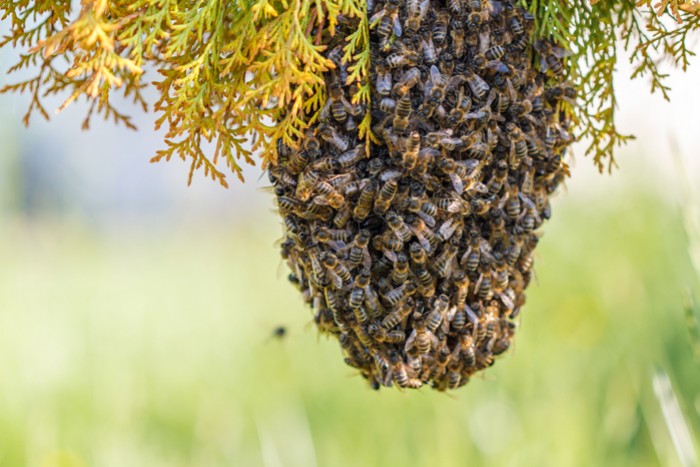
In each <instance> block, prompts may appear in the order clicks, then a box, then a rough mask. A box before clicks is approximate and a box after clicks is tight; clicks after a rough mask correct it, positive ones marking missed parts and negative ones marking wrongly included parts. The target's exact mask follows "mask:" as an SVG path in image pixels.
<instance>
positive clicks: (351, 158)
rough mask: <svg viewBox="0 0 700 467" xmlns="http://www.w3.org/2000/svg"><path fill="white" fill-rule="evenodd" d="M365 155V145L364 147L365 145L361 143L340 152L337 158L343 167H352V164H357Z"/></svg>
mask: <svg viewBox="0 0 700 467" xmlns="http://www.w3.org/2000/svg"><path fill="white" fill-rule="evenodd" d="M364 156H365V147H364V145H362V144H360V145H357V146H355V147H354V148H352V149H350V150H348V151H345V152H343V153H342V154H340V155H339V156H338V159H337V160H338V163H339V164H340V166H341V167H342V168H347V167H350V166H352V165H354V164H356V163H357V162H358V161H360V160H361V159H362V158H363V157H364Z"/></svg>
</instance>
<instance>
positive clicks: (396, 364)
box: [389, 352, 423, 389]
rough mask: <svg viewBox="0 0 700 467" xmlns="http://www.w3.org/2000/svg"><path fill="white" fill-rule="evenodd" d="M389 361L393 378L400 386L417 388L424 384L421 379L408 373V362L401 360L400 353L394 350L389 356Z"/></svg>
mask: <svg viewBox="0 0 700 467" xmlns="http://www.w3.org/2000/svg"><path fill="white" fill-rule="evenodd" d="M389 362H390V363H391V372H392V374H393V380H394V381H395V382H396V384H397V385H398V386H399V387H400V388H413V389H417V388H419V387H421V386H422V385H423V382H422V381H421V380H419V379H415V378H411V377H410V376H409V375H408V372H407V371H406V364H405V363H404V362H403V361H402V360H401V357H400V356H399V354H398V353H396V352H392V353H391V355H390V356H389Z"/></svg>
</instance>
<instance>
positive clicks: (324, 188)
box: [315, 181, 345, 209]
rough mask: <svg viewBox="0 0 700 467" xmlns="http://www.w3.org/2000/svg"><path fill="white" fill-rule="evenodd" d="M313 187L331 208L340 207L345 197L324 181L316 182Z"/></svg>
mask: <svg viewBox="0 0 700 467" xmlns="http://www.w3.org/2000/svg"><path fill="white" fill-rule="evenodd" d="M315 189H316V191H317V192H318V193H320V194H321V195H322V196H323V199H324V200H325V202H327V203H328V205H329V206H330V207H332V208H333V209H340V208H341V207H342V206H343V204H344V203H345V197H344V196H343V195H341V194H340V193H339V192H338V191H337V190H336V189H335V188H333V186H332V185H331V184H330V183H328V182H326V181H320V182H318V183H317V184H316V186H315Z"/></svg>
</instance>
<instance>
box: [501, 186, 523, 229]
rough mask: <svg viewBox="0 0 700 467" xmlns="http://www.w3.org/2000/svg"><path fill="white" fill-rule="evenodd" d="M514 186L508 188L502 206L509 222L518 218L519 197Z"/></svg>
mask: <svg viewBox="0 0 700 467" xmlns="http://www.w3.org/2000/svg"><path fill="white" fill-rule="evenodd" d="M518 195H519V193H518V189H517V187H515V186H512V187H509V188H508V192H507V193H506V196H505V198H504V200H503V201H502V203H501V204H502V205H503V207H504V208H505V212H506V216H508V219H509V220H510V221H516V220H517V219H518V218H519V217H520V209H521V207H520V196H518Z"/></svg>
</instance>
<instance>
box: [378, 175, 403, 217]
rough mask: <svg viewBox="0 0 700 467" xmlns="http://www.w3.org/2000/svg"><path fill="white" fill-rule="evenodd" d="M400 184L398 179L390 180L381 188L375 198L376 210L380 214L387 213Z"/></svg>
mask: <svg viewBox="0 0 700 467" xmlns="http://www.w3.org/2000/svg"><path fill="white" fill-rule="evenodd" d="M397 190H398V184H397V183H396V180H389V181H388V182H386V183H385V184H384V185H383V186H382V188H381V189H380V190H379V193H378V194H377V197H376V198H375V200H374V212H376V213H378V214H382V213H385V212H386V211H387V210H388V209H389V207H390V206H391V202H392V201H393V200H394V197H395V196H396V191H397Z"/></svg>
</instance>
